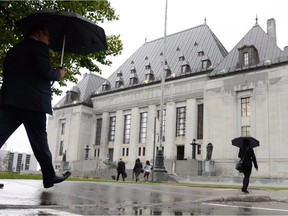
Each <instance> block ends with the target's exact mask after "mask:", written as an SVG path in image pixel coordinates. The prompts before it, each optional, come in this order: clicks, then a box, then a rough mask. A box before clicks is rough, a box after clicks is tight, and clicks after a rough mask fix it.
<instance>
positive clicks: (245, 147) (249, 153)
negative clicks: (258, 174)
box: [232, 137, 259, 193]
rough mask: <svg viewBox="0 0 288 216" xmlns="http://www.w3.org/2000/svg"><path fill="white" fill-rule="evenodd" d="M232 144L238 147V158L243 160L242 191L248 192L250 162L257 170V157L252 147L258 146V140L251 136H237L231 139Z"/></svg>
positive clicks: (250, 171) (250, 170)
mask: <svg viewBox="0 0 288 216" xmlns="http://www.w3.org/2000/svg"><path fill="white" fill-rule="evenodd" d="M232 145H234V146H237V147H239V148H240V149H239V153H238V158H240V159H241V160H242V161H243V166H242V172H243V174H244V178H243V186H242V192H243V193H249V191H248V190H247V188H248V186H249V180H250V175H251V173H252V163H253V165H254V167H255V169H256V171H258V164H257V159H256V156H255V153H254V150H253V148H254V147H257V146H259V141H258V140H256V139H255V138H253V137H238V138H235V139H233V140H232Z"/></svg>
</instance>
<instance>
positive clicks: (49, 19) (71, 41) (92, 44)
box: [16, 10, 107, 55]
mask: <svg viewBox="0 0 288 216" xmlns="http://www.w3.org/2000/svg"><path fill="white" fill-rule="evenodd" d="M36 24H42V25H44V26H45V27H47V29H48V31H49V34H50V45H49V46H50V49H52V50H54V51H62V55H63V53H64V48H65V52H69V53H75V54H90V53H94V52H98V51H104V50H106V49H107V43H106V35H105V31H104V29H103V28H101V27H99V26H98V25H96V24H95V23H93V22H91V21H90V20H88V19H86V18H84V17H82V16H80V15H79V14H77V13H73V12H58V11H55V10H42V11H38V12H36V13H34V14H31V15H29V16H27V17H25V18H23V19H21V20H19V21H17V22H16V26H17V27H18V28H19V29H20V30H21V31H22V33H23V34H24V36H25V37H27V36H28V33H29V29H30V27H31V26H33V25H36Z"/></svg>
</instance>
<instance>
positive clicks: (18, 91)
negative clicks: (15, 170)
mask: <svg viewBox="0 0 288 216" xmlns="http://www.w3.org/2000/svg"><path fill="white" fill-rule="evenodd" d="M29 35H30V36H29V37H28V38H26V39H24V40H23V41H22V42H20V43H18V44H16V45H15V46H14V47H13V48H11V49H10V50H9V51H8V52H7V55H6V57H5V59H4V65H3V84H2V87H1V95H0V148H1V147H2V146H3V144H4V143H5V142H6V140H7V139H8V138H9V137H10V136H11V134H12V133H13V132H14V131H15V130H16V129H17V128H18V127H19V126H20V125H21V124H23V125H24V127H25V130H26V133H27V135H28V138H29V142H30V145H31V147H32V150H33V152H34V155H35V157H36V159H37V161H38V162H39V164H40V167H41V171H42V175H43V184H44V187H45V188H50V187H52V186H53V185H54V184H56V183H60V182H62V181H64V180H65V179H67V178H68V177H69V176H70V175H71V173H70V172H66V173H65V174H62V175H56V174H55V170H54V167H53V164H52V156H51V152H50V150H49V146H48V141H47V132H46V113H47V114H52V106H51V99H52V91H51V82H53V81H59V80H60V79H61V78H62V77H63V76H64V75H65V71H64V69H53V68H52V66H51V65H50V59H49V47H48V45H49V32H48V30H47V29H46V28H45V27H44V26H42V25H35V26H33V27H31V29H30V34H29Z"/></svg>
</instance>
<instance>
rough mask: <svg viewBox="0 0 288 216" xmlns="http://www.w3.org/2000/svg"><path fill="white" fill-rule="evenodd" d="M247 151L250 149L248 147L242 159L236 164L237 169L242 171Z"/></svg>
mask: <svg viewBox="0 0 288 216" xmlns="http://www.w3.org/2000/svg"><path fill="white" fill-rule="evenodd" d="M247 151H248V149H246V151H245V154H244V156H243V158H241V159H240V161H238V162H237V163H236V165H235V169H236V170H238V171H239V172H240V173H242V172H243V163H244V162H243V161H244V158H245V156H246V153H247Z"/></svg>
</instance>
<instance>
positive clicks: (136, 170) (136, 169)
mask: <svg viewBox="0 0 288 216" xmlns="http://www.w3.org/2000/svg"><path fill="white" fill-rule="evenodd" d="M142 172H143V166H142V163H141V161H140V159H139V158H137V159H136V161H135V165H134V168H133V173H134V174H135V178H136V182H137V181H139V175H140V173H142Z"/></svg>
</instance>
